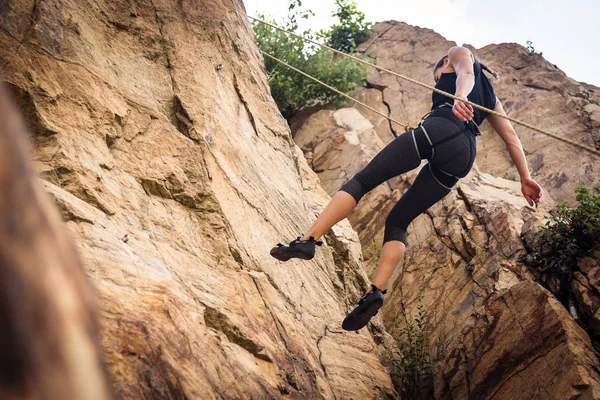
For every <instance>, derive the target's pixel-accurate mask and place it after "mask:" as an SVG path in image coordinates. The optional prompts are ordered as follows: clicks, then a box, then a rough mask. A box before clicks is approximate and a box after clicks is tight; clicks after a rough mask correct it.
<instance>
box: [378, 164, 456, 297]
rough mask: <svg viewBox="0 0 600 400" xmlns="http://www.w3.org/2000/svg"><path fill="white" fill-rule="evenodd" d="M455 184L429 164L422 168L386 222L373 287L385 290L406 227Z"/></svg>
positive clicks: (401, 251)
mask: <svg viewBox="0 0 600 400" xmlns="http://www.w3.org/2000/svg"><path fill="white" fill-rule="evenodd" d="M456 182H458V179H456V178H454V177H451V176H448V175H446V174H444V173H443V172H441V171H439V170H438V169H437V168H436V167H434V166H432V165H431V164H427V165H425V166H424V167H423V168H422V169H421V171H420V172H419V175H417V178H416V179H415V181H414V182H413V184H412V185H411V187H410V188H409V189H408V190H407V191H406V193H404V195H403V196H402V197H401V198H400V200H398V203H397V204H396V205H395V206H394V208H392V210H391V211H390V214H389V215H388V217H387V219H386V220H385V234H384V239H383V249H382V251H381V257H380V258H379V264H378V265H377V269H376V270H375V276H374V277H373V285H375V286H377V287H378V288H379V289H381V290H383V289H385V287H386V286H387V283H388V280H389V279H390V277H391V276H392V273H393V272H394V269H396V266H397V265H398V263H399V262H400V260H401V259H402V257H404V251H405V249H406V229H407V228H408V225H409V224H410V223H411V222H412V221H413V220H414V219H415V218H417V217H418V216H419V215H420V214H422V213H423V212H425V211H426V210H427V209H428V208H429V207H431V206H433V205H434V204H435V203H437V202H438V201H440V200H441V199H443V198H444V197H445V196H446V195H447V194H448V193H450V190H451V188H452V187H453V186H454V185H455V184H456ZM369 290H370V289H369ZM367 293H368V292H367Z"/></svg>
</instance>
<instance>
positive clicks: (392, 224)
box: [383, 216, 408, 246]
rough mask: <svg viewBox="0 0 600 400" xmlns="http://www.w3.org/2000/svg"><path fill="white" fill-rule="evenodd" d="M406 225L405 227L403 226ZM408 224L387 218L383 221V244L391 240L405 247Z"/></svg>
mask: <svg viewBox="0 0 600 400" xmlns="http://www.w3.org/2000/svg"><path fill="white" fill-rule="evenodd" d="M405 225H406V226H405ZM407 228H408V224H404V223H402V222H399V221H393V220H391V219H390V217H389V216H388V217H387V219H386V221H385V230H384V233H383V244H386V243H387V242H389V241H391V240H398V241H400V242H402V243H404V245H405V246H406V229H407Z"/></svg>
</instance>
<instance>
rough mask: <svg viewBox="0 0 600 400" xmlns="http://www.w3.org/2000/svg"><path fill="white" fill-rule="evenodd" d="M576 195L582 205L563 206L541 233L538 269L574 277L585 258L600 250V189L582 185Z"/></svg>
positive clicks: (549, 218) (554, 211)
mask: <svg viewBox="0 0 600 400" xmlns="http://www.w3.org/2000/svg"><path fill="white" fill-rule="evenodd" d="M575 193H576V197H575V198H576V200H577V202H578V203H579V205H578V206H577V207H569V206H568V205H567V204H566V203H562V204H559V205H558V206H557V207H556V208H555V209H554V210H553V211H552V213H551V215H550V216H549V217H546V222H545V226H544V227H543V228H542V229H541V230H540V231H539V232H538V235H539V236H541V239H542V240H541V245H540V248H539V249H538V254H536V263H535V264H536V265H535V266H536V267H537V268H538V269H539V270H540V271H541V272H546V271H550V272H557V273H559V275H564V274H570V271H571V270H572V269H573V268H575V267H576V266H577V261H578V260H579V259H580V258H581V257H583V256H585V255H586V254H588V253H589V252H590V251H591V250H593V249H595V248H599V247H600V187H598V188H593V189H589V188H587V187H586V186H585V184H584V183H583V182H582V181H578V185H577V187H576V188H575Z"/></svg>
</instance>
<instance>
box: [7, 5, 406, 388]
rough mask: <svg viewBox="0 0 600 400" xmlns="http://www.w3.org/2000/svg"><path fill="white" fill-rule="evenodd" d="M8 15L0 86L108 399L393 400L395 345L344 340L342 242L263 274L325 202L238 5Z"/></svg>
mask: <svg viewBox="0 0 600 400" xmlns="http://www.w3.org/2000/svg"><path fill="white" fill-rule="evenodd" d="M0 7H1V9H2V16H3V18H2V19H0V41H1V43H2V45H1V46H0V65H1V70H2V74H3V77H4V79H5V80H6V81H7V82H8V86H9V88H10V90H11V92H12V94H13V97H14V98H15V101H16V103H17V104H18V105H19V108H20V109H21V112H22V113H23V114H24V115H25V116H26V120H27V122H28V125H29V129H30V131H31V133H32V140H33V147H34V154H35V162H36V168H37V171H38V173H39V175H40V177H41V179H42V181H43V184H44V186H45V188H46V190H47V191H48V192H50V193H51V194H52V195H53V197H54V199H55V201H56V203H57V204H58V206H59V208H60V210H61V211H62V215H63V218H64V219H65V220H66V221H67V225H68V227H69V229H70V232H71V234H72V236H73V238H74V240H75V241H76V243H77V244H78V247H79V250H80V253H81V255H82V258H83V261H84V264H85V269H86V273H87V275H88V278H89V279H90V281H91V282H92V284H93V286H94V287H95V290H96V292H97V296H98V298H99V303H100V308H101V324H102V344H103V349H104V353H105V358H106V363H107V366H108V370H109V372H110V376H111V383H112V385H113V387H114V388H115V391H116V394H117V395H118V396H119V397H123V398H202V399H211V398H279V397H289V398H311V399H314V398H325V399H335V398H338V399H342V398H343V399H346V398H355V399H365V398H385V397H394V396H395V391H394V388H393V386H392V382H391V379H390V375H389V372H388V370H387V369H386V368H385V367H384V366H383V364H382V361H380V360H384V361H385V359H386V358H385V357H386V354H388V353H389V346H388V345H385V344H384V343H389V340H388V341H385V340H381V337H380V336H381V334H379V335H377V336H376V337H375V338H374V336H372V335H371V334H370V332H368V331H367V330H364V331H362V332H361V333H360V334H355V333H346V332H342V331H340V330H339V328H338V327H339V325H340V323H341V321H342V319H343V317H344V315H345V314H346V312H347V311H348V309H349V307H350V306H351V305H352V303H353V302H354V301H355V300H356V299H357V298H358V297H359V296H360V295H361V294H362V292H363V290H364V289H365V288H366V285H367V276H366V273H365V272H364V270H363V269H361V258H362V256H361V248H360V244H359V241H358V237H357V235H356V233H355V232H354V231H353V230H352V228H351V226H350V225H349V223H348V222H347V221H346V222H344V223H341V224H339V225H338V226H337V227H336V228H335V229H334V230H333V231H332V232H331V233H329V234H328V235H327V237H326V238H325V240H326V244H325V245H324V246H323V247H321V248H318V252H317V255H316V257H315V258H314V259H313V260H311V261H302V262H299V261H297V260H292V261H289V262H287V263H280V262H278V261H276V260H274V259H273V258H271V257H270V256H269V254H268V253H269V250H270V248H271V247H272V246H274V245H275V244H276V243H277V242H279V241H289V240H292V239H294V238H295V237H296V236H297V235H299V234H301V233H302V232H304V231H305V230H306V229H307V228H308V227H309V225H310V223H311V222H312V221H313V220H314V218H315V216H316V214H317V213H318V212H319V211H320V210H321V209H322V208H323V207H324V205H325V204H326V202H327V200H328V196H327V194H326V192H325V191H324V190H323V189H322V188H321V187H320V186H319V183H318V178H317V177H316V175H315V174H314V172H313V171H311V169H310V167H308V165H307V164H306V161H305V159H304V157H303V156H302V152H301V151H300V150H299V149H298V148H297V147H296V145H295V144H294V143H293V141H292V139H291V135H290V132H289V129H288V127H287V124H286V122H285V120H284V119H283V118H282V117H281V115H280V114H279V112H278V110H277V107H276V105H275V103H274V102H273V100H272V98H271V97H270V95H269V89H268V86H267V82H266V80H265V74H264V65H263V63H262V59H261V57H260V55H259V52H258V50H257V48H256V46H255V44H254V40H253V33H252V31H251V28H250V26H249V24H248V23H247V21H246V18H245V10H244V9H243V6H242V3H241V2H240V1H232V0H194V1H175V0H173V1H167V0H131V1H130V0H119V1H74V0H45V1H27V0H22V1H8V2H3V3H2V5H1V6H0ZM375 339H376V340H375ZM388 339H389V338H388ZM386 346H387V347H386ZM365 371H369V372H368V373H365Z"/></svg>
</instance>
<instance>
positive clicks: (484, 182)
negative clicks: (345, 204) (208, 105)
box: [292, 22, 600, 399]
mask: <svg viewBox="0 0 600 400" xmlns="http://www.w3.org/2000/svg"><path fill="white" fill-rule="evenodd" d="M451 45H452V43H449V42H447V41H445V40H443V38H441V37H440V36H439V35H437V34H435V33H434V32H432V31H430V30H427V29H421V28H415V27H411V26H409V25H406V24H402V23H396V22H391V23H379V24H377V25H376V27H375V35H374V36H373V37H372V38H371V39H370V40H369V41H367V42H366V43H364V44H363V45H362V46H361V48H362V49H363V50H364V51H366V53H367V54H368V55H370V56H371V57H373V58H375V57H377V61H378V63H380V64H382V65H384V66H385V67H388V68H391V69H394V70H396V71H400V72H403V73H406V74H408V75H410V76H412V77H415V78H417V79H419V80H423V81H428V80H431V75H430V74H431V68H432V67H433V66H434V64H435V62H437V60H438V59H439V57H438V56H439V55H441V54H443V53H444V51H447V49H448V48H449V47H450V46H451ZM488 47H489V48H485V49H482V50H477V51H475V53H476V55H477V56H478V57H481V58H482V59H483V60H484V62H487V63H488V64H489V65H491V66H492V68H493V67H496V64H498V65H502V66H503V67H502V68H497V69H498V70H499V72H500V74H501V75H502V76H504V78H501V79H505V80H504V81H502V80H499V82H498V85H497V86H496V87H497V88H498V93H501V92H502V91H506V92H509V93H513V92H512V91H514V95H513V96H514V97H515V98H516V97H517V94H518V95H519V96H520V97H521V98H528V97H535V98H536V99H537V100H536V102H537V101H540V102H542V101H544V104H545V105H544V107H540V106H538V108H536V107H535V106H534V105H533V104H532V103H527V104H525V103H522V104H521V105H520V106H518V105H517V103H516V102H514V101H513V103H512V104H509V105H508V106H507V108H509V111H511V110H512V112H511V114H512V115H515V116H517V117H522V118H523V119H526V118H525V117H526V116H529V115H541V114H540V113H542V112H543V113H546V114H547V115H553V117H552V119H548V120H546V121H540V124H541V126H544V124H546V123H547V121H553V122H552V123H551V125H552V127H554V128H556V127H557V126H558V127H561V126H565V127H566V126H570V127H571V128H572V134H573V136H572V137H575V138H580V139H581V140H582V141H583V142H586V143H587V144H592V142H591V137H592V136H591V135H590V132H591V133H594V132H597V130H589V129H588V128H587V125H586V124H585V123H584V120H585V118H583V116H578V115H577V108H573V109H569V108H567V107H565V105H564V102H566V101H576V102H584V103H586V102H587V103H586V104H588V103H589V104H595V103H594V102H595V101H596V100H594V96H596V95H595V92H590V91H589V90H590V89H589V86H586V87H587V89H585V90H587V92H578V90H583V89H582V88H583V86H582V85H580V84H578V83H576V82H573V81H572V80H570V79H569V78H567V77H565V76H564V75H563V74H562V73H560V72H559V71H558V70H556V69H555V68H554V67H553V66H551V65H548V64H547V63H546V62H545V61H543V59H541V58H540V57H539V56H537V55H529V54H528V53H527V52H526V51H525V52H521V50H519V47H520V46H518V45H499V46H497V47H498V51H497V52H496V53H494V51H493V50H494V47H493V46H488ZM431 49H433V50H431ZM436 49H439V52H437V51H435V50H436ZM511 49H512V50H511ZM438 53H439V54H438ZM513 53H514V54H513ZM515 54H516V55H515ZM502 57H504V58H506V59H508V60H510V62H505V61H504V58H502ZM512 57H517V58H519V59H520V60H521V61H522V63H523V64H524V65H522V66H521V67H520V68H514V67H510V68H512V70H511V69H509V66H510V65H512V64H514V62H513V61H514V59H513V58H512ZM515 65H516V64H515ZM503 68H504V69H506V71H503ZM550 70H552V71H555V73H553V74H548V71H550ZM413 72H414V73H413ZM508 72H511V73H514V74H518V79H519V82H522V81H525V83H527V82H530V81H529V80H527V79H530V80H531V82H534V81H535V82H538V80H541V79H542V78H544V79H547V80H552V82H554V84H555V85H556V88H553V87H551V86H549V87H547V88H546V89H541V88H533V87H531V86H532V85H533V84H531V85H530V84H529V83H527V85H525V84H524V83H519V85H520V89H519V88H518V87H516V86H515V87H513V86H512V85H516V84H517V82H514V83H510V82H507V81H506V79H508V78H506V76H507V75H508V76H509V77H511V78H510V79H512V75H510V74H508ZM527 77H528V78H527ZM368 81H369V84H370V86H371V87H370V88H366V89H361V90H359V91H358V93H357V96H359V97H361V98H362V99H363V100H364V101H367V103H369V104H370V105H371V106H374V107H379V109H384V108H383V107H386V106H387V107H389V111H390V114H391V115H392V116H393V117H394V118H396V119H400V120H404V121H411V122H413V121H416V120H418V118H419V117H420V115H421V114H424V113H425V112H426V111H427V109H428V104H427V103H428V102H429V105H430V98H429V94H428V93H424V92H422V91H420V90H419V89H418V88H416V89H415V87H413V86H412V85H411V84H409V83H404V82H402V81H397V80H396V79H395V78H392V77H390V76H384V75H380V74H378V73H374V74H373V75H371V76H370V77H369V78H368ZM511 82H512V81H511ZM546 82H548V81H546ZM500 83H502V84H500ZM406 85H410V86H406ZM592 90H594V89H592ZM575 94H578V95H575ZM559 98H560V99H562V100H560V101H559ZM577 99H579V100H577ZM503 100H505V104H506V103H508V101H510V100H508V98H503ZM561 101H562V102H563V103H561ZM578 104H579V103H578ZM546 107H547V108H546ZM584 107H585V106H584ZM588 108H590V109H591V108H593V107H590V106H588ZM517 110H519V113H521V114H518V113H517ZM561 113H563V114H561ZM565 114H567V115H568V116H569V118H570V120H569V121H567V117H566V116H565ZM561 115H562V116H561ZM574 121H580V122H581V127H580V128H579V130H577V129H576V124H575V122H574ZM561 123H562V125H561ZM292 127H293V129H294V140H295V141H296V143H297V144H298V145H299V146H300V148H301V149H302V150H303V152H304V154H305V156H306V158H307V160H308V161H309V164H310V165H312V167H313V169H314V170H315V171H316V172H317V173H318V175H319V177H320V179H321V184H322V186H323V187H324V188H325V190H327V192H328V193H329V194H330V195H333V194H334V193H335V192H336V191H337V190H338V189H339V188H340V186H341V185H342V184H343V183H344V182H345V181H346V180H347V179H349V178H351V177H352V176H353V174H355V173H356V172H358V171H359V170H360V169H362V168H363V167H364V166H365V165H366V164H367V163H368V162H369V161H370V159H371V158H372V157H373V155H375V154H376V153H377V152H378V151H379V150H381V148H382V147H383V146H384V145H385V144H386V143H388V142H389V141H391V140H392V139H393V137H394V136H393V135H394V133H399V132H394V130H395V128H396V127H394V126H390V124H389V123H388V121H387V120H385V119H384V118H381V117H379V116H375V115H373V113H371V112H369V111H368V110H364V109H361V107H347V108H343V109H340V110H333V109H324V110H318V111H316V112H313V113H312V114H308V113H304V114H303V115H300V116H298V118H296V119H295V120H293V121H292ZM546 127H550V123H549V124H548V125H546ZM486 129H488V130H489V127H488V128H486ZM521 137H522V138H523V143H524V146H525V148H526V149H528V146H529V149H531V148H532V147H535V151H533V152H530V153H529V154H528V158H529V161H530V165H531V169H532V170H533V171H535V172H534V176H535V177H536V179H538V180H540V181H541V182H542V184H543V186H544V188H545V189H546V198H545V199H544V202H543V203H542V206H541V207H540V209H538V210H535V209H532V208H530V207H529V206H527V203H526V201H525V199H524V198H523V197H522V195H521V193H520V185H519V183H518V182H515V181H514V180H511V179H505V178H504V177H509V178H512V175H511V173H510V172H509V171H510V168H513V167H510V166H509V165H508V163H506V164H505V165H504V166H502V165H500V164H499V163H500V161H499V160H502V159H505V157H506V156H505V155H504V150H503V149H502V148H501V146H497V143H496V142H494V140H495V139H494V138H493V137H491V135H490V134H489V132H487V133H485V134H484V135H483V137H481V138H479V139H478V143H479V144H480V145H481V144H482V143H485V144H483V146H482V150H480V154H479V155H478V158H477V165H478V166H477V165H476V167H475V168H474V170H473V171H472V172H471V174H469V176H467V177H466V178H465V179H463V180H461V182H459V184H458V185H457V187H456V189H454V190H453V191H452V192H451V193H450V194H449V195H448V196H447V197H446V198H445V199H444V200H443V201H441V202H440V203H438V204H436V205H435V206H434V207H432V208H431V209H430V210H428V211H427V212H426V213H425V214H424V215H422V216H420V217H419V218H417V219H416V220H415V221H414V222H413V224H412V225H411V226H410V227H409V230H408V247H407V253H406V255H405V259H404V260H403V262H402V263H401V265H400V266H399V267H398V268H397V269H396V271H395V273H394V275H393V277H392V279H391V282H390V284H389V286H388V289H391V290H390V294H388V296H387V298H386V304H385V305H384V308H383V309H382V312H381V314H383V322H384V325H385V326H386V328H387V330H388V331H389V332H390V333H391V334H392V335H393V336H396V337H398V332H399V329H401V328H403V327H404V326H406V321H409V320H411V319H413V318H414V317H415V315H416V313H417V310H418V306H419V303H420V301H419V295H420V293H422V295H423V300H422V302H423V303H422V304H423V307H424V310H425V314H426V318H427V319H428V320H429V321H430V323H431V329H430V331H429V333H428V335H427V340H428V343H429V346H430V348H431V350H432V353H434V354H436V353H437V354H439V357H438V359H437V363H436V367H435V369H434V376H433V392H434V397H435V398H437V399H466V398H473V399H492V398H493V399H515V398H535V399H548V398H552V399H564V398H576V397H577V398H600V374H599V372H598V371H599V367H600V364H599V362H598V359H597V357H596V355H595V352H594V348H593V347H592V342H591V340H590V337H589V336H588V334H587V333H586V331H584V330H583V329H582V327H581V326H580V325H578V323H577V322H576V321H575V320H574V319H573V317H572V316H571V315H570V314H569V312H568V311H567V309H566V308H565V307H564V306H563V305H562V304H561V303H560V302H559V301H558V300H557V298H556V297H555V295H554V294H553V293H552V292H551V291H549V290H546V289H545V288H544V287H543V286H542V285H541V284H540V283H538V282H539V281H540V277H539V276H538V274H537V273H535V272H534V271H531V270H530V269H529V268H528V267H527V266H526V265H525V264H524V263H523V262H522V260H523V257H524V256H525V254H526V249H525V243H527V242H528V241H529V240H531V238H533V237H534V236H535V230H536V229H537V227H538V226H539V225H540V224H541V222H542V217H543V216H544V215H547V212H548V211H549V210H550V209H551V208H552V207H553V206H554V205H555V199H556V200H558V201H562V200H566V199H570V198H572V190H571V188H572V186H573V184H574V180H575V179H578V178H581V179H584V180H585V179H587V182H588V183H592V184H594V183H595V184H597V177H596V176H595V175H588V174H587V173H586V172H585V168H587V170H590V168H591V170H593V169H594V168H596V167H597V165H598V164H597V160H593V159H591V158H588V156H587V155H583V154H581V153H580V152H579V150H576V149H571V148H566V147H565V148H563V147H562V146H563V145H562V144H561V143H558V142H552V141H550V139H548V141H546V139H545V138H541V136H540V135H537V134H534V135H532V134H531V133H527V132H524V133H522V134H521ZM527 137H529V139H527ZM533 137H535V141H534V140H532V138H533ZM494 143H496V144H494ZM538 143H544V144H545V147H544V148H542V147H541V146H540V145H538ZM503 157H504V158H503ZM544 157H545V158H544ZM574 157H577V159H578V160H581V161H582V162H581V163H578V164H577V165H574V164H573V163H572V162H571V163H568V162H567V161H566V160H570V159H573V158H574ZM537 159H540V160H546V161H545V162H544V163H543V164H544V168H537V167H536V163H535V160H537ZM593 163H596V164H595V165H594V164H593ZM559 164H561V165H560V168H559ZM581 168H584V169H583V170H582V169H581ZM484 171H488V172H491V173H492V174H488V173H486V172H484ZM507 171H508V172H509V173H508V174H507ZM556 171H559V174H560V175H561V176H562V175H563V173H564V176H565V177H566V178H561V179H563V182H562V183H561V184H560V185H553V184H552V182H554V181H553V179H554V178H553V176H552V175H551V173H556ZM416 172H417V171H411V172H409V173H407V174H405V175H402V176H399V177H397V178H394V179H392V180H390V181H388V182H387V183H385V184H382V185H381V186H380V187H378V188H376V189H375V190H373V191H372V192H371V193H369V194H367V195H366V196H365V197H364V198H363V199H362V200H361V202H360V203H359V205H358V207H357V208H356V210H355V211H353V213H352V214H351V215H350V218H349V219H350V221H351V223H352V225H353V227H354V228H355V229H356V230H357V231H358V233H359V237H360V239H361V243H362V245H363V252H364V254H365V263H366V267H367V270H368V271H369V272H370V273H372V272H373V270H374V267H375V266H376V262H377V259H378V255H379V253H380V249H381V240H382V233H383V222H384V220H385V217H386V216H387V213H388V212H389V209H390V208H391V207H392V206H393V205H394V204H395V202H396V201H397V199H398V198H399V196H401V194H402V193H403V192H404V191H405V190H406V188H407V187H408V185H409V184H410V182H412V180H413V179H414V177H415V176H416ZM494 174H496V175H500V176H501V177H495V176H493V175H494ZM567 188H568V190H567ZM553 197H555V199H553ZM598 267H599V264H598V255H597V254H593V255H591V256H590V257H588V258H586V259H584V260H582V261H581V262H580V265H579V271H578V272H576V273H575V277H574V280H573V281H572V288H571V289H572V291H573V293H574V296H575V297H576V302H577V309H578V310H579V313H580V314H581V319H580V322H581V320H583V321H584V322H586V323H585V324H582V325H583V326H584V327H586V329H588V331H590V332H595V330H594V329H597V327H598V319H597V314H598V308H599V305H600V302H599V297H598V293H599V292H598V287H597V283H598V282H596V281H597V279H596V278H597V275H598ZM398 321H400V322H399V323H398ZM586 324H587V325H589V326H586Z"/></svg>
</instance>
